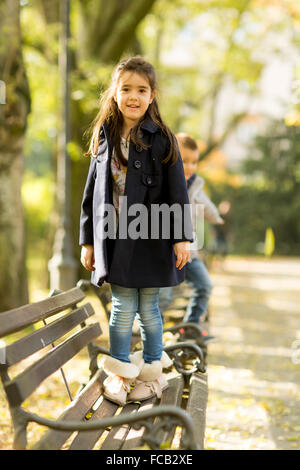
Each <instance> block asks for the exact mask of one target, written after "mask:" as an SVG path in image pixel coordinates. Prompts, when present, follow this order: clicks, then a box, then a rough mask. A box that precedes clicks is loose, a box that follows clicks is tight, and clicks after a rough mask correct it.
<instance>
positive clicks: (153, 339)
mask: <svg viewBox="0 0 300 470" xmlns="http://www.w3.org/2000/svg"><path fill="white" fill-rule="evenodd" d="M111 291H112V310H111V316H110V320H109V337H110V353H111V355H112V357H114V358H115V359H119V360H120V361H123V362H130V359H129V354H130V342H131V335H132V325H133V321H134V318H135V316H136V315H137V318H138V321H139V324H140V328H141V336H142V341H143V346H144V354H143V356H144V361H145V362H147V363H151V362H153V361H159V360H160V359H161V356H162V352H163V343H162V334H163V325H162V318H161V314H160V310H159V306H158V295H159V287H153V288H152V287H145V288H140V289H138V288H128V287H122V286H118V285H116V284H111Z"/></svg>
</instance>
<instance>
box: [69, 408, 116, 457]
mask: <svg viewBox="0 0 300 470" xmlns="http://www.w3.org/2000/svg"><path fill="white" fill-rule="evenodd" d="M118 408H119V406H118V405H116V404H115V403H112V402H110V401H108V400H105V399H104V400H103V402H102V403H101V405H100V406H99V408H98V409H97V410H96V411H95V413H94V414H93V416H92V417H91V419H90V420H89V422H90V421H94V420H95V419H102V418H106V417H109V416H114V414H115V412H116V411H117V409H118ZM104 431H105V429H99V430H98V431H90V432H87V431H86V432H79V433H78V434H77V436H76V437H75V438H74V440H73V442H72V444H71V445H70V448H69V450H89V449H92V448H93V447H94V445H95V444H96V442H97V441H98V440H99V439H100V437H101V436H102V434H103V433H104Z"/></svg>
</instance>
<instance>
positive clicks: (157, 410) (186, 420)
mask: <svg viewBox="0 0 300 470" xmlns="http://www.w3.org/2000/svg"><path fill="white" fill-rule="evenodd" d="M19 413H20V414H19V419H18V422H19V423H18V427H17V428H16V429H15V431H16V434H15V435H16V438H15V445H14V447H15V448H16V449H24V448H26V444H27V442H26V427H27V425H28V423H29V422H35V423H37V424H40V425H41V426H46V427H47V428H51V429H56V430H58V431H84V432H88V431H95V430H98V429H104V428H107V427H108V426H112V427H115V426H121V425H123V424H131V425H132V426H133V428H134V429H140V428H141V427H143V426H144V427H145V432H144V434H143V437H142V439H143V441H144V442H145V443H146V444H148V445H149V447H150V448H151V449H159V448H160V444H161V442H160V440H159V439H158V437H157V436H158V434H159V431H160V430H170V429H172V427H173V426H175V427H176V426H178V425H180V426H182V427H183V428H184V429H185V432H184V441H183V443H182V446H183V448H184V449H189V450H192V449H195V450H197V449H198V445H197V443H196V439H195V430H194V425H193V421H192V419H191V417H190V416H189V415H188V413H187V412H186V411H184V410H182V409H181V408H177V407H176V406H167V405H164V406H159V407H154V408H152V409H151V410H145V411H137V412H135V413H132V414H123V415H119V416H113V417H109V418H103V419H101V420H99V419H97V420H94V421H90V422H83V421H63V420H57V421H55V420H51V419H47V418H43V417H41V416H39V415H37V414H34V413H28V412H27V411H25V410H23V409H20V410H19ZM153 418H161V419H160V420H155V421H154V422H153Z"/></svg>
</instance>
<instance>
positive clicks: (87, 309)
mask: <svg viewBox="0 0 300 470" xmlns="http://www.w3.org/2000/svg"><path fill="white" fill-rule="evenodd" d="M94 313H95V312H94V310H93V307H92V306H91V304H86V305H83V306H82V307H80V308H78V309H75V310H73V311H72V312H70V313H68V314H66V315H65V316H64V317H62V318H59V319H58V320H55V321H54V322H52V323H49V324H48V325H47V326H44V327H43V328H40V329H39V330H37V331H35V332H34V333H31V334H29V335H27V336H26V337H24V338H22V339H20V340H18V341H16V342H15V343H13V344H10V345H9V346H7V347H6V365H7V366H8V367H10V366H12V365H14V364H16V363H17V362H20V361H22V360H23V359H25V358H26V357H29V356H30V355H31V354H33V353H35V352H37V351H39V350H41V349H43V348H44V347H46V346H48V345H49V344H51V343H53V342H54V341H55V340H57V339H59V338H61V337H62V336H64V335H65V334H66V333H68V332H69V331H70V330H72V329H73V328H75V327H76V326H78V325H80V323H82V322H83V321H85V320H86V319H87V318H88V317H90V316H92V315H94Z"/></svg>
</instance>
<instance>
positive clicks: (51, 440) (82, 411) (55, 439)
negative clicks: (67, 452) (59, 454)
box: [34, 370, 105, 450]
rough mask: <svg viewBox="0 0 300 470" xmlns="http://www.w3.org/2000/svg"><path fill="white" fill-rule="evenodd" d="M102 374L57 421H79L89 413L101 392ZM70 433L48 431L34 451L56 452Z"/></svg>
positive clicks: (97, 374) (100, 371) (101, 372)
mask: <svg viewBox="0 0 300 470" xmlns="http://www.w3.org/2000/svg"><path fill="white" fill-rule="evenodd" d="M104 376H105V375H104V372H103V371H102V370H99V371H98V372H96V374H95V375H94V377H93V378H92V379H91V380H90V382H89V383H88V384H87V385H86V387H85V388H84V389H83V390H82V391H81V392H80V393H79V395H78V396H77V397H75V398H74V400H73V401H72V403H70V405H69V406H68V407H67V408H66V410H65V411H64V412H63V413H62V415H61V416H60V417H59V418H58V420H62V421H80V420H82V419H84V417H85V415H86V414H87V413H88V412H89V411H90V409H91V407H92V406H93V405H94V403H95V402H96V401H97V399H98V398H99V397H100V395H101V394H102V391H103V387H102V383H103V380H104ZM71 434H72V431H56V430H54V429H50V430H49V431H47V432H46V433H45V434H44V435H43V436H42V438H41V439H40V441H39V442H38V443H37V444H36V445H35V446H34V450H58V449H61V447H62V446H63V445H64V443H65V442H66V440H67V439H68V438H69V437H70V436H71Z"/></svg>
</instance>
